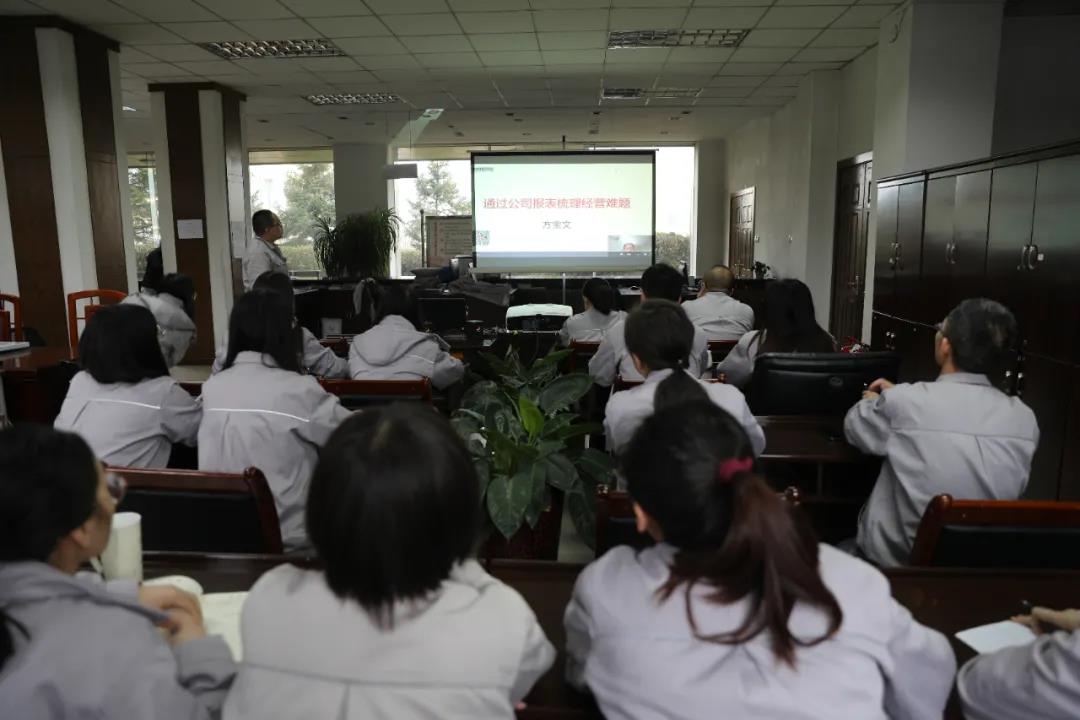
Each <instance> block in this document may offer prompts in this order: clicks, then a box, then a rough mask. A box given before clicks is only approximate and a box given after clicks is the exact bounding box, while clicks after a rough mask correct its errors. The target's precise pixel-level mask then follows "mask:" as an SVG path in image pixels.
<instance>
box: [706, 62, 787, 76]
mask: <svg viewBox="0 0 1080 720" xmlns="http://www.w3.org/2000/svg"><path fill="white" fill-rule="evenodd" d="M779 69H780V63H769V62H765V63H732V62H729V63H728V64H726V65H724V67H722V68H720V72H719V74H720V75H772V74H773V73H774V72H776V71H777V70H779Z"/></svg>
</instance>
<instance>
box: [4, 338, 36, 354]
mask: <svg viewBox="0 0 1080 720" xmlns="http://www.w3.org/2000/svg"><path fill="white" fill-rule="evenodd" d="M29 348H30V343H28V342H26V341H24V340H3V341H0V353H6V352H15V351H16V350H28V349H29Z"/></svg>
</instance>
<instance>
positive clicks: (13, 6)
mask: <svg viewBox="0 0 1080 720" xmlns="http://www.w3.org/2000/svg"><path fill="white" fill-rule="evenodd" d="M40 14H41V8H39V7H37V6H35V5H31V4H30V3H28V2H27V1H26V0H0V15H40Z"/></svg>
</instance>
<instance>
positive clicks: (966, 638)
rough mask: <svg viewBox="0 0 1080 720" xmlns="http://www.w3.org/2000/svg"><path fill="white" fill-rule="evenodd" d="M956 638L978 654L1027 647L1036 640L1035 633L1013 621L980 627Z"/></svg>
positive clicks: (962, 633) (963, 632)
mask: <svg viewBox="0 0 1080 720" xmlns="http://www.w3.org/2000/svg"><path fill="white" fill-rule="evenodd" d="M956 638H957V639H958V640H959V641H960V642H962V643H964V644H965V645H967V646H968V647H970V648H971V649H972V650H974V651H975V652H977V653H980V654H981V653H992V652H996V651H998V650H1001V649H1002V648H1007V647H1016V646H1017V645H1027V644H1028V643H1031V642H1033V641H1034V640H1035V633H1033V632H1031V629H1030V628H1027V627H1025V626H1023V625H1021V624H1020V623H1015V622H1013V621H1012V620H1005V621H1004V622H996V623H990V624H989V625H980V626H979V627H973V628H970V629H968V630H962V631H960V632H958V633H956Z"/></svg>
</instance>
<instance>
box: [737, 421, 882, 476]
mask: <svg viewBox="0 0 1080 720" xmlns="http://www.w3.org/2000/svg"><path fill="white" fill-rule="evenodd" d="M757 421H758V424H759V425H761V429H762V430H764V431H765V452H763V453H762V454H761V459H762V460H763V461H765V462H789V463H816V464H838V463H857V462H863V461H864V460H866V459H867V457H866V455H864V454H863V453H862V452H861V451H859V450H857V449H855V448H854V447H852V446H851V445H849V444H848V443H847V441H846V440H844V418H842V417H834V416H817V415H805V416H804V415H759V416H758V417H757Z"/></svg>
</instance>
